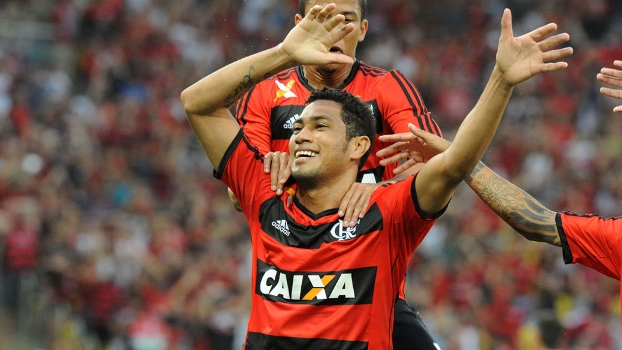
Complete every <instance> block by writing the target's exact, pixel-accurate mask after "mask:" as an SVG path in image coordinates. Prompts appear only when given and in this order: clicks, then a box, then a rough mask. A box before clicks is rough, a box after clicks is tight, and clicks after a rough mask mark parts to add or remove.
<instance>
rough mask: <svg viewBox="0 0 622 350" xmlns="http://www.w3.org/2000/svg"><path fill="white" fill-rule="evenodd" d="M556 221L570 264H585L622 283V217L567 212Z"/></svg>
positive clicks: (565, 258) (564, 252) (621, 291)
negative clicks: (621, 273)
mask: <svg viewBox="0 0 622 350" xmlns="http://www.w3.org/2000/svg"><path fill="white" fill-rule="evenodd" d="M555 220H556V224H557V232H559V237H560V239H561V243H562V250H563V256H564V262H565V263H566V264H575V263H577V264H581V265H584V266H587V267H591V268H593V269H595V270H596V271H598V272H600V273H602V274H604V275H607V276H609V277H612V278H615V279H617V280H620V271H621V270H622V217H609V218H602V217H600V216H598V215H594V214H584V215H578V214H575V213H571V212H563V213H557V215H556V217H555ZM620 298H622V285H621V288H620Z"/></svg>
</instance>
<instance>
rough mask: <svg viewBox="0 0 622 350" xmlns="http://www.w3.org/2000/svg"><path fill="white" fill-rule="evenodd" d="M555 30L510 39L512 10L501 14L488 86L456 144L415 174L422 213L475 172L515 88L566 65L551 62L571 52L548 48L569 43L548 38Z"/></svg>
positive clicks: (439, 203)
mask: <svg viewBox="0 0 622 350" xmlns="http://www.w3.org/2000/svg"><path fill="white" fill-rule="evenodd" d="M556 29H557V25H555V24H554V23H550V24H547V25H545V26H543V27H540V28H538V29H536V30H534V31H532V32H530V33H527V34H525V35H523V36H520V37H518V38H514V37H513V33H512V18H511V13H510V10H508V9H506V10H505V11H504V13H503V18H502V20H501V37H500V38H499V48H498V50H497V57H496V61H497V63H496V65H495V67H494V69H493V72H492V75H491V77H490V80H489V81H488V84H487V85H486V87H485V89H484V91H483V93H482V95H481V96H480V99H479V100H478V102H477V104H476V105H475V107H474V108H473V110H472V111H471V112H470V113H469V114H468V115H467V117H466V118H465V120H464V121H463V122H462V124H461V125H460V127H459V129H458V132H457V134H456V137H455V139H454V142H453V143H452V144H451V145H450V146H449V147H448V148H447V150H445V151H444V152H442V153H441V154H439V155H438V156H436V157H434V158H432V159H431V160H430V161H429V162H427V163H426V164H425V165H424V166H423V167H422V169H421V171H420V172H419V174H418V176H417V181H416V183H415V186H416V191H417V200H418V202H419V206H420V208H421V210H422V211H424V212H426V213H429V214H433V213H437V212H439V211H440V210H441V209H442V208H443V207H444V206H445V205H447V203H448V202H449V199H450V198H451V196H452V195H453V192H454V190H455V188H456V187H457V186H458V184H459V183H460V182H461V181H463V180H464V179H466V177H467V176H468V175H469V174H470V173H471V171H472V170H473V169H474V168H475V165H476V164H477V162H478V161H479V159H480V158H481V156H482V154H483V153H484V151H485V149H486V147H488V144H489V143H490V140H491V139H492V137H493V135H494V133H495V131H496V129H497V126H498V124H499V121H500V120H501V116H502V114H503V111H504V109H505V106H506V105H507V102H508V100H509V98H510V95H511V93H512V89H513V87H514V86H515V85H517V84H519V83H520V82H523V81H525V80H527V79H529V78H531V77H533V76H535V75H537V74H539V73H542V72H548V71H556V70H559V69H563V68H565V67H566V66H567V63H565V62H551V61H553V60H557V59H560V58H562V57H566V56H568V55H570V54H572V48H562V49H557V50H550V49H551V48H553V47H555V46H557V45H559V44H561V43H564V42H566V41H568V40H569V35H568V34H566V33H564V34H558V35H554V36H551V37H548V36H549V35H550V34H552V33H553V32H554V31H555V30H556ZM549 62H551V63H549Z"/></svg>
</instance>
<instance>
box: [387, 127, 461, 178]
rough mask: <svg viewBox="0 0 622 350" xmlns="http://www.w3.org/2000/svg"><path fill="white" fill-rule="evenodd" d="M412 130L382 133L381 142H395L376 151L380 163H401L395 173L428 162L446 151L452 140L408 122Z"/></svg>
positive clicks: (397, 173)
mask: <svg viewBox="0 0 622 350" xmlns="http://www.w3.org/2000/svg"><path fill="white" fill-rule="evenodd" d="M408 128H409V129H410V131H411V132H404V133H399V134H392V135H381V136H380V138H379V140H380V141H381V142H395V143H394V144H392V145H391V146H389V147H386V148H383V149H381V150H380V151H378V152H377V153H376V156H378V158H382V159H381V160H380V165H382V166H387V165H389V164H394V163H401V164H400V165H399V166H398V167H397V168H396V169H395V170H394V171H393V174H394V175H399V174H401V173H403V172H404V171H405V170H406V169H408V168H410V167H411V166H413V165H415V164H417V163H426V162H427V161H428V160H430V159H431V158H432V157H434V156H436V155H437V154H439V153H441V152H443V151H445V150H446V149H447V148H448V147H449V145H450V144H451V142H449V141H447V140H445V139H443V138H441V137H439V136H437V135H434V134H431V133H429V132H427V131H424V130H421V129H419V128H417V127H416V126H414V125H413V124H410V123H409V124H408Z"/></svg>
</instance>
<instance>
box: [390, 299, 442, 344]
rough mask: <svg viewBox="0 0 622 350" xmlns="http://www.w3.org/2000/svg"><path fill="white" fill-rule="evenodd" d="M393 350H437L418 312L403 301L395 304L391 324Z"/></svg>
mask: <svg viewBox="0 0 622 350" xmlns="http://www.w3.org/2000/svg"><path fill="white" fill-rule="evenodd" d="M393 349H394V350H439V349H440V347H438V346H437V345H435V343H434V339H432V336H431V335H430V333H428V329H427V327H426V326H425V324H424V323H423V320H422V319H421V316H420V315H419V312H418V311H417V310H415V309H413V308H412V307H410V305H408V304H406V301H405V300H403V299H399V298H398V299H397V301H396V302H395V322H394V324H393Z"/></svg>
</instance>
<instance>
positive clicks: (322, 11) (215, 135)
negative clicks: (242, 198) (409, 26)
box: [181, 4, 354, 167]
mask: <svg viewBox="0 0 622 350" xmlns="http://www.w3.org/2000/svg"><path fill="white" fill-rule="evenodd" d="M334 8H335V4H329V5H326V6H325V7H324V8H322V6H314V7H313V8H312V9H311V10H310V11H309V13H308V14H307V16H305V18H304V19H303V20H302V21H301V22H300V23H298V25H296V26H295V27H294V28H293V29H292V30H291V31H290V32H289V34H288V35H287V37H286V38H285V39H284V40H283V42H282V43H281V44H279V45H277V46H276V47H273V48H271V49H268V50H266V51H263V52H260V53H257V54H254V55H252V56H248V57H245V58H243V59H241V60H239V61H236V62H233V63H231V64H229V65H227V66H225V67H223V68H221V69H219V70H217V71H216V72H214V73H212V74H210V75H208V76H207V77H205V78H203V79H201V80H199V81H198V82H196V83H195V84H193V85H191V86H190V87H188V88H186V89H185V90H184V91H183V92H182V93H181V102H182V105H183V107H184V110H185V111H186V116H187V117H188V120H189V122H190V125H191V126H192V128H193V129H194V132H195V134H196V135H197V137H198V139H199V141H200V142H201V146H202V147H203V150H204V151H205V153H206V154H207V157H208V158H209V160H210V162H211V163H212V165H213V166H214V167H218V166H219V165H220V162H221V160H222V157H223V155H224V154H225V152H226V150H227V148H228V147H229V145H230V144H231V142H232V141H233V139H234V137H235V135H236V134H237V133H238V132H239V129H240V126H239V124H238V123H237V121H236V120H235V119H234V118H233V116H232V115H231V113H230V111H229V110H228V107H229V106H231V105H232V104H233V103H234V102H235V101H236V100H237V99H238V98H240V97H241V96H242V94H244V93H245V92H246V91H248V90H249V89H250V88H251V87H253V86H254V85H255V84H256V83H258V82H259V81H261V80H263V79H265V78H267V77H269V76H271V75H273V74H275V73H277V72H279V71H281V70H283V69H286V68H289V67H294V66H296V65H299V64H329V63H352V61H353V59H352V58H351V57H349V56H346V55H343V54H338V53H331V52H330V51H329V50H330V47H331V46H332V45H333V44H334V43H336V42H337V41H339V40H341V39H342V38H343V37H344V36H345V35H347V34H348V33H349V32H351V31H352V30H353V28H354V27H353V24H345V22H344V21H345V18H344V16H343V15H336V16H333V17H330V18H329V14H330V12H331V11H332V10H333V9H334Z"/></svg>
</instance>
